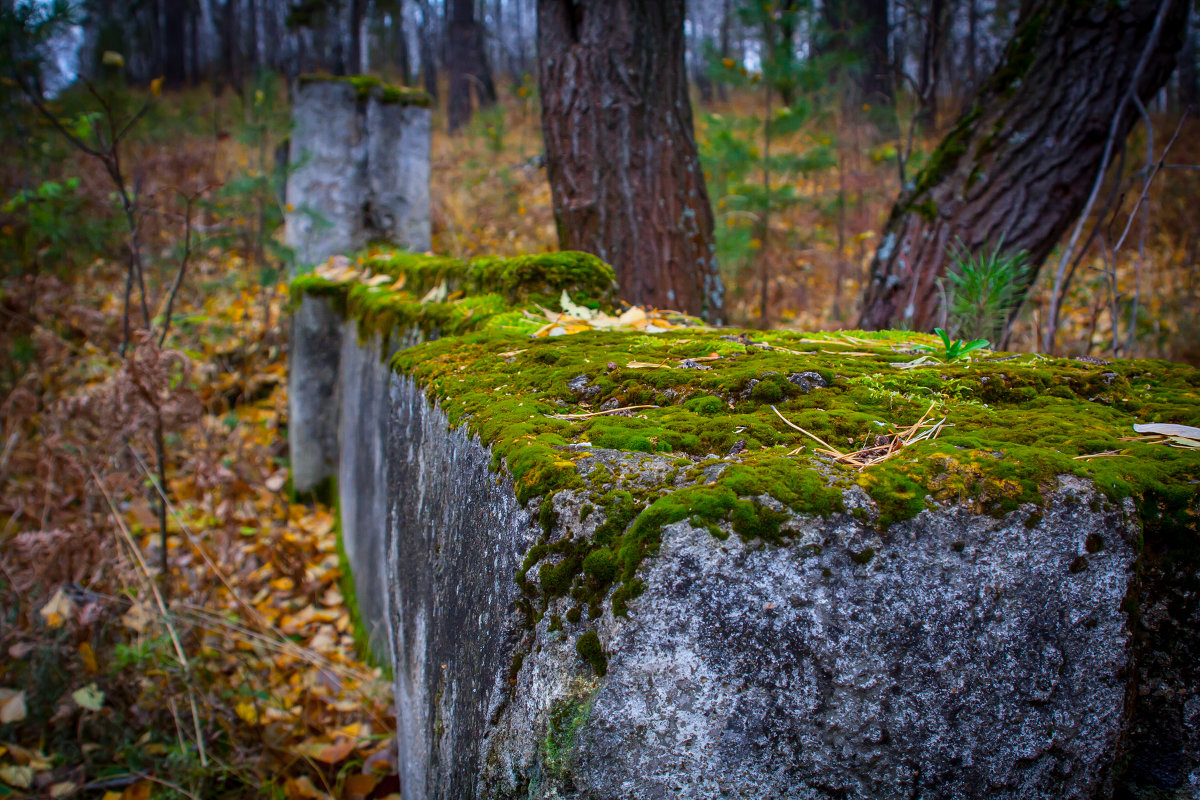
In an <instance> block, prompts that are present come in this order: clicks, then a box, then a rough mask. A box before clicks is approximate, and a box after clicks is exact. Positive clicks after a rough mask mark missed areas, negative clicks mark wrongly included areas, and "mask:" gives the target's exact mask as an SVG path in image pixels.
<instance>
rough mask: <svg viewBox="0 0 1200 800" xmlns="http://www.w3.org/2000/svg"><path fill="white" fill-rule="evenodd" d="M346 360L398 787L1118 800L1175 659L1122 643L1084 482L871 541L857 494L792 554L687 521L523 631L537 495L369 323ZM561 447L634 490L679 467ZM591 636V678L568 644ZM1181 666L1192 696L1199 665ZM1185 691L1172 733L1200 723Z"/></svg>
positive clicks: (361, 534)
mask: <svg viewBox="0 0 1200 800" xmlns="http://www.w3.org/2000/svg"><path fill="white" fill-rule="evenodd" d="M418 338H419V337H417V336H416V335H409V336H407V337H405V338H404V340H403V341H400V342H399V343H398V346H411V345H412V344H414V343H415V342H416V340H417V339H418ZM340 362H341V367H342V368H341V371H340V385H341V388H340V390H339V391H340V393H341V394H342V395H343V397H344V398H346V401H345V402H344V403H343V404H342V405H341V407H340V409H339V419H340V423H339V429H340V440H341V446H340V450H339V466H338V475H339V493H340V498H341V503H340V505H341V512H342V525H343V536H344V544H345V549H346V552H347V556H348V558H349V559H350V561H351V563H352V565H353V568H354V577H355V583H356V587H357V595H358V599H359V608H360V611H361V612H362V614H363V617H364V619H365V621H366V622H367V627H368V630H369V632H370V634H371V637H372V638H371V644H372V647H373V648H375V649H376V650H377V651H379V650H380V649H382V650H383V653H384V654H385V655H386V656H388V657H389V660H390V661H391V662H392V664H393V668H394V675H395V681H396V683H395V688H396V711H397V726H398V731H397V732H398V747H399V764H400V771H401V773H402V779H403V785H404V792H405V797H406V798H415V799H416V800H425V799H426V798H447V799H449V798H455V799H457V798H470V797H484V798H517V797H520V798H530V797H535V798H552V797H559V798H567V797H573V798H627V797H648V798H657V797H664V798H665V797H690V798H718V797H722V798H723V797H775V798H788V797H845V798H910V797H923V798H947V800H949V799H950V798H970V797H980V798H982V797H987V798H1014V799H1015V798H1026V797H1070V798H1091V797H1110V796H1113V790H1114V784H1113V769H1114V766H1115V765H1118V764H1123V763H1125V754H1126V753H1128V752H1131V750H1132V751H1134V752H1141V751H1140V750H1137V748H1138V747H1141V745H1140V744H1138V743H1136V742H1134V743H1133V744H1131V738H1130V737H1131V735H1133V734H1134V733H1136V735H1137V736H1141V737H1142V738H1145V736H1147V735H1150V734H1152V733H1153V732H1152V731H1151V732H1150V734H1147V733H1145V732H1144V731H1143V732H1141V733H1137V731H1135V728H1136V727H1137V725H1142V724H1143V722H1144V720H1143V722H1137V721H1136V720H1135V719H1133V718H1131V709H1132V710H1133V711H1134V712H1135V713H1137V712H1136V708H1137V703H1135V702H1131V698H1134V697H1141V696H1143V695H1144V694H1145V690H1142V689H1139V688H1138V685H1137V683H1136V681H1137V677H1136V676H1137V675H1139V674H1144V673H1145V672H1146V669H1147V666H1146V665H1149V669H1151V670H1156V669H1157V670H1158V672H1159V673H1161V672H1163V669H1164V667H1163V666H1162V665H1164V664H1166V665H1175V666H1172V667H1171V669H1174V670H1175V671H1176V673H1178V672H1179V670H1180V669H1182V670H1184V671H1186V666H1182V665H1184V663H1185V662H1186V660H1187V659H1186V653H1184V654H1183V656H1182V657H1183V659H1184V660H1183V661H1180V660H1179V659H1180V657H1181V656H1179V654H1174V655H1172V654H1169V653H1163V652H1157V651H1156V652H1148V651H1145V650H1139V645H1138V643H1137V642H1136V641H1135V639H1134V637H1133V636H1132V635H1131V633H1130V624H1131V623H1130V619H1129V617H1128V615H1127V614H1126V611H1125V610H1124V609H1125V607H1126V604H1127V598H1128V597H1130V596H1132V595H1134V594H1136V593H1138V592H1144V587H1143V588H1139V585H1138V583H1137V580H1136V577H1135V571H1136V569H1137V564H1138V559H1139V552H1138V549H1137V542H1138V540H1139V535H1140V528H1139V525H1138V523H1137V520H1136V514H1135V511H1134V509H1133V506H1132V503H1128V502H1127V503H1126V504H1124V505H1113V504H1111V503H1109V502H1108V501H1106V500H1104V499H1103V498H1102V497H1101V496H1100V495H1099V494H1098V493H1097V492H1096V490H1095V489H1094V488H1093V487H1092V486H1091V485H1090V484H1088V483H1086V482H1084V481H1081V480H1079V479H1074V478H1063V479H1060V481H1059V484H1058V487H1057V489H1056V490H1054V491H1053V492H1051V493H1050V494H1049V495H1048V497H1047V505H1046V507H1045V508H1035V507H1033V506H1030V507H1027V508H1022V509H1020V510H1018V511H1016V512H1013V513H1011V514H1009V515H1007V516H1005V517H1004V518H1002V519H995V518H993V517H990V516H986V515H981V514H979V513H977V511H976V510H975V509H973V508H969V507H966V506H960V505H948V506H940V507H937V508H936V509H933V510H926V511H924V512H922V513H921V514H920V515H918V516H917V517H915V518H913V519H911V520H908V521H906V522H903V523H899V524H897V525H894V526H892V527H891V528H890V529H889V530H888V531H887V533H886V535H884V534H881V533H880V532H879V531H878V529H877V528H875V527H874V526H873V525H872V524H870V522H869V519H868V518H865V517H864V516H863V515H862V514H859V515H857V516H856V515H855V514H854V509H856V508H865V507H866V506H867V504H868V500H867V498H866V497H865V495H863V494H862V493H861V490H858V489H857V488H851V489H848V490H846V493H845V495H844V497H845V502H846V506H847V508H848V512H847V513H845V514H838V515H834V516H832V517H830V518H828V519H822V518H804V517H793V518H791V519H790V520H789V521H788V522H787V523H785V524H784V530H785V531H786V532H787V533H788V535H789V539H788V542H787V544H785V545H783V546H772V545H767V544H764V543H762V542H761V541H751V542H743V541H741V540H740V539H739V538H738V537H737V536H736V535H733V536H730V537H729V538H727V539H724V540H721V539H718V538H715V537H714V536H713V535H712V534H711V533H709V532H708V531H707V530H700V529H696V528H694V527H692V526H691V525H690V524H688V523H687V522H681V523H675V524H673V525H670V526H668V527H667V528H666V529H664V531H663V534H662V546H661V548H660V550H659V551H658V553H657V554H656V555H655V556H654V557H652V558H650V559H649V560H648V561H647V562H646V564H645V565H644V566H643V567H642V570H641V573H640V574H639V577H640V578H641V579H642V580H643V581H644V582H645V591H644V593H643V594H642V595H641V596H640V597H638V598H636V599H635V600H633V601H632V602H631V603H630V613H629V616H628V617H615V616H613V614H612V611H611V609H610V608H608V607H607V605H606V607H605V611H604V613H603V615H602V616H601V617H600V618H599V619H596V620H590V621H589V620H587V619H586V618H585V619H583V620H581V621H580V622H578V623H571V622H570V621H569V620H566V619H565V616H566V615H565V612H566V610H567V607H568V605H569V603H570V601H569V599H567V598H560V599H555V600H552V601H551V603H550V606H549V608H548V609H547V613H546V616H544V617H542V618H541V620H540V621H539V622H538V623H537V624H536V625H534V626H532V627H529V626H528V624H527V622H526V619H525V617H524V615H523V614H522V613H520V612H519V610H518V609H517V606H516V601H518V600H519V599H520V593H519V590H518V588H517V585H516V583H515V581H514V576H515V574H516V571H517V570H518V569H519V567H520V565H521V563H522V559H523V557H524V554H525V553H526V551H527V550H528V548H529V547H531V546H532V545H533V544H534V543H535V542H537V541H539V540H540V539H541V537H542V536H543V531H542V527H541V525H540V524H539V522H538V520H537V519H536V516H537V513H536V512H537V509H538V505H537V504H536V503H535V504H531V506H529V507H526V508H523V507H521V506H520V505H519V504H518V503H517V502H516V499H515V492H514V490H513V486H512V484H511V481H510V480H509V479H508V478H507V477H506V476H505V475H504V473H503V472H493V471H491V470H490V468H489V467H490V463H491V453H490V450H489V449H488V448H485V447H483V446H481V445H480V443H479V442H478V441H477V440H475V439H474V438H472V437H471V436H469V435H468V434H467V433H466V432H465V430H464V429H463V428H459V429H455V430H451V429H450V427H449V421H448V419H447V417H446V416H445V414H444V413H443V412H442V411H441V409H440V408H438V407H437V405H436V404H431V403H430V402H429V401H428V399H427V398H426V396H425V394H424V391H423V389H422V388H421V387H420V386H418V385H416V384H415V383H414V382H412V381H411V380H409V379H407V378H402V377H397V376H395V375H394V374H392V373H391V372H390V370H389V369H388V367H387V366H386V364H385V360H384V359H383V353H382V352H381V351H380V343H379V340H378V339H369V340H367V341H366V342H365V343H362V344H360V342H359V339H358V333H357V331H356V330H355V329H354V328H353V325H349V326H347V327H346V329H345V330H343V332H342V338H341V357H340ZM573 455H574V457H575V459H576V463H577V464H578V468H579V470H580V471H581V473H584V474H590V473H591V471H592V469H593V468H594V467H595V466H596V465H597V464H600V463H603V464H604V465H605V467H606V468H607V473H608V474H611V475H612V476H613V478H612V480H613V481H617V480H622V481H624V482H625V485H626V486H627V487H630V488H632V487H636V486H643V487H646V488H649V487H655V486H659V485H661V484H662V482H663V480H664V476H666V475H668V474H671V473H672V471H673V470H675V469H676V465H675V464H674V459H673V458H671V457H669V456H658V455H647V454H632V453H620V452H617V451H605V450H594V451H593V450H591V449H577V450H575V451H574V453H573ZM606 488H608V487H607V486H605V487H594V488H592V489H587V490H578V491H563V492H560V493H559V494H558V495H556V496H555V498H554V509H555V511H556V512H557V514H558V518H559V523H558V524H557V525H556V526H555V527H554V528H553V530H552V532H551V534H550V539H549V541H551V542H553V541H556V540H558V539H559V538H563V537H584V538H586V537H591V536H593V535H594V533H595V531H596V528H597V526H599V525H600V524H602V523H603V521H604V519H603V512H602V511H601V510H600V509H599V504H594V501H595V492H597V491H602V490H604V489H606ZM762 501H763V502H770V499H769V498H767V499H763V500H762ZM584 505H594V509H595V510H593V512H592V513H591V514H588V515H585V514H583V513H581V512H582V509H583V507H584ZM868 551H871V552H872V553H873V554H872V555H871V557H869V558H864V555H863V554H864V553H866V552H868ZM536 572H537V570H536V568H535V569H534V570H531V574H529V575H527V576H526V578H527V580H530V581H536V580H537V575H536ZM1156 591H1158V590H1156ZM1159 593H1160V594H1161V592H1159ZM1164 613H1165V612H1164ZM553 618H557V621H558V623H559V624H561V627H560V628H558V629H555V630H552V629H551V628H552V625H551V619H553ZM1183 624H1185V625H1186V623H1183ZM585 629H592V630H595V631H596V632H597V633H598V635H599V637H600V641H601V644H602V645H603V647H604V650H605V651H606V653H607V654H608V670H607V674H606V675H605V676H602V677H601V676H598V675H596V674H595V673H594V672H593V670H592V667H591V666H589V665H588V664H587V663H586V662H585V661H583V660H582V659H581V658H580V657H579V655H578V654H577V653H576V649H575V642H576V641H578V637H579V635H580V634H581V633H582V631H583V630H585ZM1192 638H1194V637H1192ZM1188 641H1190V639H1189V640H1188ZM515 657H517V658H519V659H520V661H521V665H520V669H519V670H514V669H513V666H514V658H515ZM1176 662H1178V663H1176ZM1172 674H1174V673H1172ZM1172 680H1175V681H1176V683H1175V684H1173V685H1175V687H1176V688H1175V689H1173V690H1172V691H1175V692H1176V693H1177V694H1178V692H1180V691H1185V692H1187V691H1192V692H1194V687H1195V683H1196V681H1195V676H1194V675H1193V676H1192V677H1191V678H1188V677H1186V676H1182V677H1181V676H1179V675H1176V677H1175V678H1173V679H1172ZM1189 681H1190V682H1189ZM1189 686H1190V687H1193V688H1192V689H1187V687H1189ZM1180 687H1183V688H1182V689H1181V688H1180ZM1150 690H1151V691H1153V689H1152V688H1151V689H1150ZM1190 697H1191V700H1189V699H1188V698H1186V697H1182V696H1180V702H1181V703H1183V705H1182V706H1180V708H1182V709H1183V710H1182V711H1180V713H1181V714H1182V715H1183V716H1181V717H1180V720H1178V721H1177V722H1178V724H1175V723H1172V724H1173V725H1174V727H1173V728H1171V730H1175V731H1178V730H1184V731H1187V730H1191V727H1196V728H1197V731H1200V725H1198V724H1197V723H1200V713H1198V712H1200V702H1193V701H1195V696H1194V694H1192V695H1191V696H1190ZM1184 701H1186V702H1184ZM1187 702H1192V705H1193V706H1196V707H1195V708H1192V710H1191V711H1187V710H1186V709H1187V708H1190V706H1187ZM1177 705H1179V704H1177ZM1187 714H1191V715H1192V717H1195V718H1196V719H1194V720H1192V722H1188V720H1189V719H1191V718H1192V717H1187ZM1185 717H1186V718H1185ZM1135 723H1136V724H1135ZM564 726H565V727H564ZM1188 726H1191V727H1188ZM1139 730H1140V729H1139ZM1172 736H1174V737H1175V738H1174V739H1172V740H1171V741H1172V742H1174V744H1172V743H1170V742H1168V743H1167V744H1168V745H1169V748H1168V749H1169V751H1170V753H1171V755H1170V756H1169V757H1170V758H1171V759H1174V760H1173V761H1171V764H1173V765H1174V766H1172V767H1171V769H1175V770H1176V771H1179V770H1182V772H1180V775H1183V776H1185V777H1184V778H1182V779H1183V780H1185V781H1191V782H1192V784H1194V785H1196V786H1200V768H1198V767H1200V757H1197V747H1196V746H1195V743H1194V742H1190V740H1188V741H1182V742H1178V741H1176V739H1178V735H1177V734H1172ZM1158 739H1161V737H1158ZM1158 739H1153V740H1152V741H1156V742H1157V741H1158ZM1139 741H1140V740H1139ZM1147 741H1151V740H1147ZM1164 741H1165V740H1164ZM1156 752H1158V751H1156ZM1163 757H1164V758H1167V756H1163ZM1163 763H1166V762H1165V761H1164V762H1163ZM1189 775H1190V777H1187V776H1189ZM1185 785H1191V784H1186V783H1185Z"/></svg>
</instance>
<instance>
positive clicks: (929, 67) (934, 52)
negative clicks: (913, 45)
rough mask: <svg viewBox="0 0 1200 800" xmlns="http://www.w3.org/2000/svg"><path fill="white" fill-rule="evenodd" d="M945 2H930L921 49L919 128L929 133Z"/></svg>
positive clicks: (933, 118) (935, 98) (938, 75)
mask: <svg viewBox="0 0 1200 800" xmlns="http://www.w3.org/2000/svg"><path fill="white" fill-rule="evenodd" d="M946 22H947V20H946V0H930V4H929V15H928V17H927V18H926V20H925V41H924V44H923V45H922V47H921V78H920V83H919V85H918V92H919V93H920V97H919V98H918V101H919V103H920V110H919V111H918V113H917V118H918V121H919V122H920V124H921V128H922V129H924V130H925V131H926V132H931V131H933V129H934V128H935V127H936V126H937V106H938V89H939V86H938V84H939V83H940V82H941V65H942V47H943V38H944V32H945V28H946Z"/></svg>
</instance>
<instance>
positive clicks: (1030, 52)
mask: <svg viewBox="0 0 1200 800" xmlns="http://www.w3.org/2000/svg"><path fill="white" fill-rule="evenodd" d="M1188 2H1189V0H1131V1H1130V2H1128V3H1125V4H1122V5H1117V4H1115V3H1109V2H1107V1H1106V0H1091V2H1086V3H1062V2H1060V0H1027V2H1026V5H1025V8H1024V9H1023V13H1022V16H1021V18H1020V19H1019V20H1018V23H1017V26H1016V30H1015V32H1014V35H1013V38H1012V40H1011V41H1010V42H1009V44H1008V47H1007V49H1006V51H1005V53H1004V55H1003V57H1002V58H1001V60H1000V63H999V65H998V66H997V67H996V69H995V71H994V72H993V73H992V75H991V76H990V77H989V78H988V79H987V80H985V81H984V83H983V85H982V86H981V87H980V89H979V92H978V93H977V94H976V96H975V99H974V101H973V103H972V104H971V106H970V108H969V109H968V110H967V112H966V113H965V114H964V115H963V117H962V118H961V119H960V120H959V121H958V123H957V124H956V125H955V126H954V128H953V130H951V131H950V133H949V134H948V135H947V136H946V138H945V139H944V140H943V141H942V143H941V144H940V145H939V146H938V148H937V149H936V150H935V151H934V152H933V154H932V155H931V156H930V159H929V163H928V166H926V168H925V170H924V171H923V172H922V173H921V174H920V175H918V176H917V178H916V180H915V185H914V186H913V187H912V188H910V189H908V190H906V191H904V192H902V193H901V195H900V198H899V199H898V200H897V201H896V204H895V206H894V207H893V208H892V214H891V217H890V219H889V220H888V223H887V225H886V227H885V229H884V232H883V236H882V237H881V239H880V245H879V249H878V250H877V251H876V253H875V256H874V259H873V260H872V263H871V279H870V282H869V283H868V285H867V287H866V289H865V293H864V297H863V307H862V315H861V317H860V320H859V323H860V324H861V325H862V326H863V327H864V328H885V327H889V326H895V325H903V326H905V327H911V328H914V329H926V330H927V329H929V328H930V327H932V326H933V325H936V324H937V323H938V312H939V298H938V288H937V280H938V278H939V277H941V276H942V275H943V274H944V271H945V265H946V259H947V250H948V249H949V248H951V247H954V246H955V245H956V244H957V243H959V242H961V244H962V246H963V247H965V248H967V249H968V250H970V251H972V252H978V251H980V250H982V249H986V248H988V247H994V246H997V245H998V244H999V243H1000V241H1001V240H1002V239H1003V242H1004V248H1005V250H1007V251H1010V252H1017V251H1025V252H1026V253H1027V254H1028V257H1029V261H1030V263H1031V264H1032V265H1033V266H1034V268H1035V269H1036V268H1037V267H1039V266H1040V265H1041V263H1042V262H1043V261H1044V260H1045V259H1046V257H1047V256H1048V255H1049V253H1050V251H1051V250H1052V249H1053V248H1054V246H1055V244H1056V243H1057V242H1058V240H1059V237H1060V236H1061V235H1062V234H1063V232H1064V231H1065V230H1066V229H1067V228H1068V226H1070V225H1071V223H1072V222H1074V220H1075V219H1076V218H1077V217H1078V215H1079V214H1080V212H1081V211H1082V210H1083V207H1084V204H1085V202H1086V200H1087V197H1088V193H1089V190H1090V189H1091V186H1092V184H1093V182H1094V181H1095V177H1096V173H1097V171H1098V170H1099V168H1100V165H1101V162H1102V160H1103V157H1104V152H1105V144H1106V140H1107V136H1108V131H1109V129H1110V127H1111V126H1112V124H1113V118H1114V116H1115V115H1116V113H1117V110H1118V108H1120V106H1121V100H1122V98H1123V96H1124V95H1125V93H1126V92H1127V91H1128V90H1129V88H1130V84H1131V82H1132V80H1133V76H1134V74H1135V72H1136V69H1137V65H1138V62H1139V60H1140V59H1141V57H1142V54H1143V52H1144V51H1145V50H1146V46H1147V43H1148V41H1149V39H1150V34H1151V31H1152V30H1153V28H1154V22H1155V18H1156V16H1157V14H1158V12H1159V10H1160V6H1161V5H1162V4H1163V3H1168V4H1169V5H1168V7H1167V10H1168V14H1169V16H1168V18H1167V20H1166V24H1165V25H1164V26H1163V28H1162V32H1161V34H1160V36H1159V38H1158V40H1157V45H1156V46H1155V47H1154V48H1153V50H1152V51H1151V52H1150V54H1149V58H1148V61H1147V62H1146V65H1145V68H1144V71H1143V72H1142V77H1141V80H1140V81H1139V85H1138V94H1139V95H1140V96H1141V97H1142V98H1146V99H1148V98H1150V97H1152V96H1153V95H1154V93H1155V92H1157V91H1158V89H1159V88H1160V87H1161V86H1162V85H1163V83H1164V82H1165V81H1166V79H1167V77H1168V76H1169V75H1170V73H1171V70H1172V69H1173V67H1174V66H1175V56H1176V53H1177V52H1178V51H1179V46H1180V43H1181V41H1182V38H1183V21H1184V15H1185V14H1186V12H1187V5H1188ZM1137 116H1138V114H1137V111H1136V110H1135V107H1134V105H1133V104H1127V105H1126V107H1125V109H1124V113H1123V114H1122V115H1121V118H1120V119H1119V120H1118V126H1117V137H1118V138H1117V143H1118V144H1119V143H1120V142H1121V141H1123V140H1124V138H1125V137H1126V136H1127V135H1128V133H1129V131H1130V130H1131V129H1132V127H1133V125H1134V123H1135V122H1136V120H1137ZM1022 294H1023V292H1022Z"/></svg>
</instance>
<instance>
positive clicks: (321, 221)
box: [284, 81, 367, 266]
mask: <svg viewBox="0 0 1200 800" xmlns="http://www.w3.org/2000/svg"><path fill="white" fill-rule="evenodd" d="M292 94H293V97H292V133H291V150H290V152H289V154H288V163H289V164H290V168H291V172H290V174H289V175H288V180H287V194H286V198H287V208H288V209H290V210H288V211H287V212H286V213H285V221H286V225H285V227H284V241H285V242H286V244H287V245H288V247H291V248H292V249H293V250H294V251H295V256H296V264H297V265H299V266H310V265H312V264H319V263H321V262H323V261H325V260H326V259H328V258H329V257H330V256H335V255H338V254H339V253H352V252H354V251H355V250H357V249H359V248H360V247H362V245H363V244H364V242H363V241H362V227H363V226H362V217H363V203H364V201H365V200H366V199H367V192H366V174H367V173H366V166H367V159H366V156H367V136H366V128H365V125H364V121H365V120H364V116H365V107H362V106H365V104H360V102H359V100H358V99H357V95H356V92H355V88H354V87H353V86H352V85H350V84H349V83H344V82H338V81H314V82H311V83H298V84H297V85H296V87H295V90H294V91H293V93H292Z"/></svg>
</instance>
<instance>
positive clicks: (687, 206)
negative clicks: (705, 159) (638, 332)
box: [538, 0, 724, 321]
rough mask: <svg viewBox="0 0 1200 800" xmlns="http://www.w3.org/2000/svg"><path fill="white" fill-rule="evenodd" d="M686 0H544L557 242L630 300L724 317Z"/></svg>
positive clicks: (546, 123) (543, 73)
mask: <svg viewBox="0 0 1200 800" xmlns="http://www.w3.org/2000/svg"><path fill="white" fill-rule="evenodd" d="M683 20H684V9H683V0H662V2H655V3H644V2H638V0H539V2H538V56H539V60H540V63H541V66H540V75H539V77H540V80H541V95H542V133H543V137H544V139H545V144H546V167H547V171H548V173H549V178H550V190H551V197H552V200H553V204H554V218H555V222H556V223H557V226H558V241H559V244H560V245H561V246H562V248H563V249H564V250H584V251H587V252H589V253H595V254H596V255H598V256H600V257H601V258H603V259H604V260H605V261H607V262H608V263H610V264H612V266H613V268H614V269H615V270H616V272H617V277H618V280H619V282H620V285H621V292H622V296H623V297H624V298H625V299H626V300H628V301H630V302H632V303H638V304H643V305H653V306H659V307H665V308H676V309H680V310H683V311H687V312H690V313H694V314H701V315H704V316H705V317H706V318H707V319H709V320H710V321H719V320H720V319H721V318H722V317H723V307H724V289H723V287H722V285H721V279H720V276H719V274H718V272H717V261H716V255H715V246H714V239H713V213H712V206H711V205H710V204H709V202H708V191H707V189H706V188H705V184H704V173H703V171H702V169H701V167H700V159H699V155H698V154H697V151H696V140H695V134H694V130H693V123H692V106H691V101H690V100H689V99H688V88H687V73H686V71H685V67H684V39H683Z"/></svg>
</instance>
